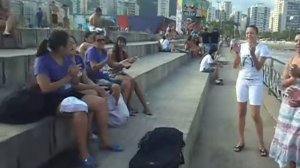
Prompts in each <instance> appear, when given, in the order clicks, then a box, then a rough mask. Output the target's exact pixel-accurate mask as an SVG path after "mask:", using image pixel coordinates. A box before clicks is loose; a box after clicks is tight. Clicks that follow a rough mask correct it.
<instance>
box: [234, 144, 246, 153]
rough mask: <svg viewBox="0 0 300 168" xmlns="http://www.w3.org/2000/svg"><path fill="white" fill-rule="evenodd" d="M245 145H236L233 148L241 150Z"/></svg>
mask: <svg viewBox="0 0 300 168" xmlns="http://www.w3.org/2000/svg"><path fill="white" fill-rule="evenodd" d="M244 147H245V145H236V146H235V147H234V148H233V150H234V151H235V152H241V151H242V150H243V149H244Z"/></svg>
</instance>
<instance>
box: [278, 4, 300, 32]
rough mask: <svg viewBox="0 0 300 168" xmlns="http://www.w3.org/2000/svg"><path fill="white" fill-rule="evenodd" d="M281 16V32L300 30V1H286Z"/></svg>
mask: <svg viewBox="0 0 300 168" xmlns="http://www.w3.org/2000/svg"><path fill="white" fill-rule="evenodd" d="M280 14H281V15H280V16H281V18H280V22H279V23H280V27H279V28H280V31H284V30H297V29H299V28H300V0H285V1H284V3H283V5H282V11H281V13H280Z"/></svg>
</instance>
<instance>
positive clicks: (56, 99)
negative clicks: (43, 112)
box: [45, 90, 84, 115]
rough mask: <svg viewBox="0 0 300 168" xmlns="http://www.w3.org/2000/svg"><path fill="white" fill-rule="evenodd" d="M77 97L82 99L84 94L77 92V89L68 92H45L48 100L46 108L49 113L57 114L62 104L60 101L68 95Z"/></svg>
mask: <svg viewBox="0 0 300 168" xmlns="http://www.w3.org/2000/svg"><path fill="white" fill-rule="evenodd" d="M70 96H73V97H76V98H77V99H82V97H83V96H84V94H82V93H80V92H77V91H74V90H72V91H70V92H68V93H66V94H61V95H59V94H51V93H46V94H45V100H46V109H47V112H48V114H52V115H55V114H56V112H57V109H58V107H59V105H60V103H61V102H62V101H63V100H64V99H65V98H67V97H70Z"/></svg>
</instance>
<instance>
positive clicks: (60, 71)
mask: <svg viewBox="0 0 300 168" xmlns="http://www.w3.org/2000/svg"><path fill="white" fill-rule="evenodd" d="M72 64H73V62H72V59H71V57H69V56H64V62H63V65H59V64H57V62H56V61H55V60H54V59H53V57H52V56H51V55H50V53H47V54H45V55H42V56H39V57H37V58H36V59H35V62H34V75H35V76H36V75H39V74H44V75H47V76H48V77H49V79H50V81H51V82H56V81H59V80H61V79H62V78H64V77H65V76H66V75H67V74H68V69H69V66H70V65H72ZM71 90H72V85H71V84H70V83H69V84H65V85H64V86H63V87H61V88H60V89H59V90H57V91H56V92H55V93H58V94H65V93H67V92H69V91H71Z"/></svg>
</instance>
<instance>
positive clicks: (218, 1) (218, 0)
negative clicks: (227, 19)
mask: <svg viewBox="0 0 300 168" xmlns="http://www.w3.org/2000/svg"><path fill="white" fill-rule="evenodd" d="M216 1H217V4H218V11H219V30H221V23H222V21H221V20H222V17H221V9H220V3H221V1H220V0H216Z"/></svg>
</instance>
